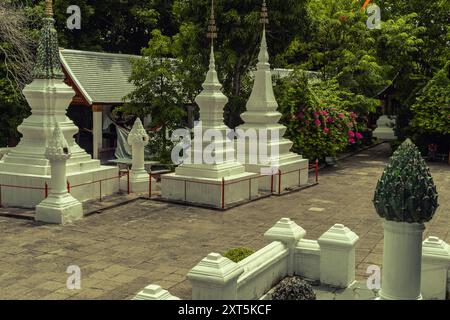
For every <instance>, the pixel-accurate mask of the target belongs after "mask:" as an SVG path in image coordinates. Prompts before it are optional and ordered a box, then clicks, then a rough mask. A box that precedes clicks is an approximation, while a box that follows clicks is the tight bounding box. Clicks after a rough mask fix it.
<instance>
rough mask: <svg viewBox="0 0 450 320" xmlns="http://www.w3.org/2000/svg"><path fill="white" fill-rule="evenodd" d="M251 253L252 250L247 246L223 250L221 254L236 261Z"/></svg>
mask: <svg viewBox="0 0 450 320" xmlns="http://www.w3.org/2000/svg"><path fill="white" fill-rule="evenodd" d="M253 253H254V251H253V250H251V249H248V248H234V249H230V250H228V251H227V252H225V253H224V255H223V256H224V257H225V258H228V259H230V260H231V261H233V262H236V263H237V262H239V261H242V260H244V259H245V258H247V257H248V256H251V255H252V254H253Z"/></svg>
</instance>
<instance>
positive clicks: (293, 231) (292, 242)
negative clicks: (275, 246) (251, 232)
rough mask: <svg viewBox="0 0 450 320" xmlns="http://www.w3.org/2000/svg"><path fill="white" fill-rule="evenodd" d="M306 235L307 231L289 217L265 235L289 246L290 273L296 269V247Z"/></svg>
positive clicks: (292, 273)
mask: <svg viewBox="0 0 450 320" xmlns="http://www.w3.org/2000/svg"><path fill="white" fill-rule="evenodd" d="M305 235H306V231H305V230H304V229H303V228H302V227H300V226H299V225H297V224H296V223H295V222H294V221H292V220H291V219H289V218H283V219H281V220H280V221H278V222H277V223H276V224H275V225H274V226H273V227H272V228H270V229H269V230H268V231H267V232H266V233H265V234H264V237H265V238H266V239H268V240H270V241H280V242H282V243H284V244H285V245H286V246H287V247H288V248H289V264H288V275H289V276H293V275H294V270H295V265H294V264H295V247H296V245H297V243H298V242H299V241H300V240H301V239H302V238H303V237H304V236H305Z"/></svg>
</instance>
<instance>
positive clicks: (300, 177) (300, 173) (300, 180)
mask: <svg viewBox="0 0 450 320" xmlns="http://www.w3.org/2000/svg"><path fill="white" fill-rule="evenodd" d="M298 186H299V187H301V186H302V169H298Z"/></svg>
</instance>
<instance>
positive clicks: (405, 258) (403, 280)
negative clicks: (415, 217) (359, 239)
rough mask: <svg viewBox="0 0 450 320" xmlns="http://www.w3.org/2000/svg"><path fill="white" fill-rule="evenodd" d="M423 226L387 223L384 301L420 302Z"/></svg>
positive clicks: (419, 224)
mask: <svg viewBox="0 0 450 320" xmlns="http://www.w3.org/2000/svg"><path fill="white" fill-rule="evenodd" d="M423 230H425V226H424V225H423V223H407V222H396V221H389V220H385V221H384V249H383V269H382V278H381V290H380V298H381V299H383V300H420V299H422V295H421V294H420V278H421V265H422V261H421V260H422V233H423Z"/></svg>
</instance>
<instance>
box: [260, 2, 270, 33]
mask: <svg viewBox="0 0 450 320" xmlns="http://www.w3.org/2000/svg"><path fill="white" fill-rule="evenodd" d="M260 22H261V24H262V25H263V26H264V28H265V27H266V25H267V24H269V14H268V13H267V4H266V0H263V5H262V8H261V20H260Z"/></svg>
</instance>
